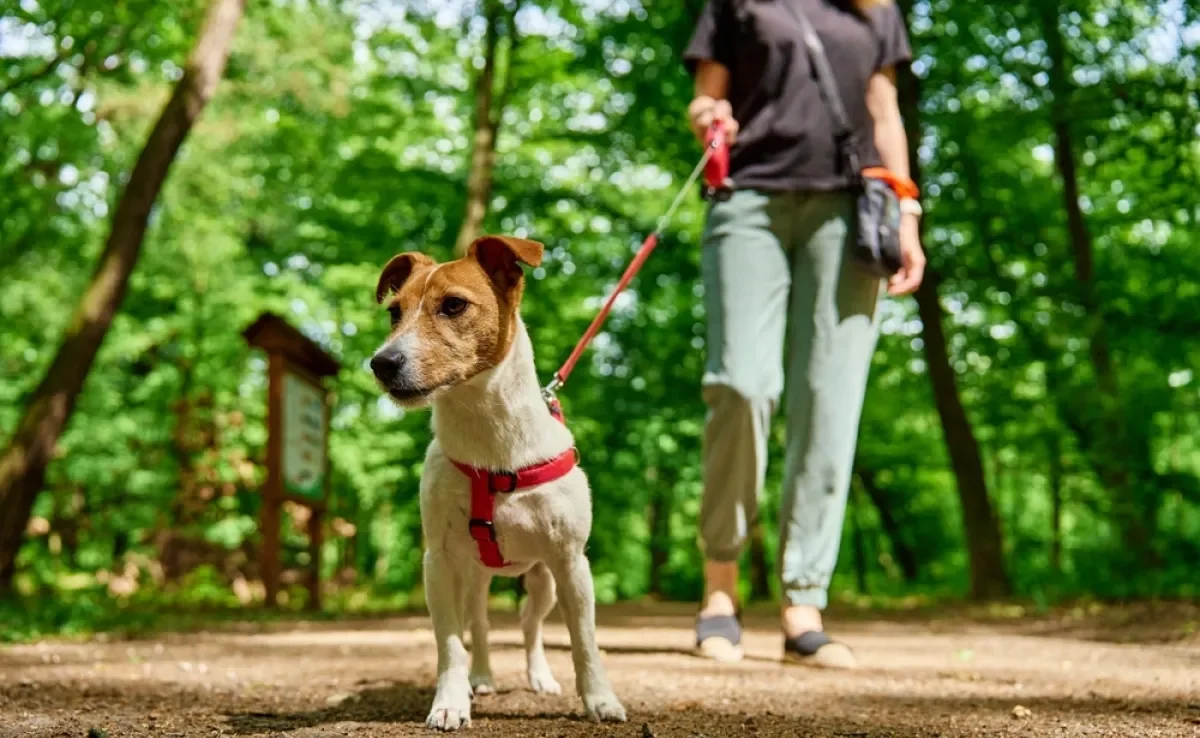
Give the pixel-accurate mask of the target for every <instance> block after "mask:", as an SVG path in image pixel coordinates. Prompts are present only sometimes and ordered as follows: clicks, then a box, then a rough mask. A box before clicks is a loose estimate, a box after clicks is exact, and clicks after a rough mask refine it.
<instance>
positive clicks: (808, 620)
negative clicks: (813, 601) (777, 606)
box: [779, 605, 825, 638]
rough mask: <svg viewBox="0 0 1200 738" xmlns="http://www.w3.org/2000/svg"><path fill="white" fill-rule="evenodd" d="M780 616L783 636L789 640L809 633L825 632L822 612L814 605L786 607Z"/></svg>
mask: <svg viewBox="0 0 1200 738" xmlns="http://www.w3.org/2000/svg"><path fill="white" fill-rule="evenodd" d="M779 616H780V617H779V619H780V625H781V626H782V627H783V634H784V636H785V637H787V638H795V637H796V636H798V635H800V634H801V633H806V632H808V631H814V630H815V631H824V630H825V624H824V622H823V621H822V619H821V611H820V610H819V609H818V608H816V607H813V606H812V605H784V607H783V609H782V610H781V611H780V614H779Z"/></svg>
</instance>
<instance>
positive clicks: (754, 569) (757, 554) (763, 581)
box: [750, 520, 771, 602]
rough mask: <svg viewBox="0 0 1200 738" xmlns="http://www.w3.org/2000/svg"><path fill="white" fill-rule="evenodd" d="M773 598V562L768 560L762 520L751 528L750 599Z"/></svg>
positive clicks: (752, 600) (755, 600)
mask: <svg viewBox="0 0 1200 738" xmlns="http://www.w3.org/2000/svg"><path fill="white" fill-rule="evenodd" d="M769 599H771V564H770V563H769V562H768V561H767V541H766V531H765V530H764V529H763V524H762V521H761V520H756V521H755V522H754V526H753V527H751V528H750V601H751V602H762V601H764V600H769Z"/></svg>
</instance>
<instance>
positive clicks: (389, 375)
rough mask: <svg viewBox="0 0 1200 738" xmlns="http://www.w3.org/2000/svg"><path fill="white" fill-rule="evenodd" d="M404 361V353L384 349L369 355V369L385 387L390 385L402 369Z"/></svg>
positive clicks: (394, 381)
mask: <svg viewBox="0 0 1200 738" xmlns="http://www.w3.org/2000/svg"><path fill="white" fill-rule="evenodd" d="M404 363H405V358H404V355H403V354H401V353H400V352H399V351H394V350H387V349H385V350H383V351H380V352H379V353H377V354H375V355H374V356H372V357H371V371H372V372H374V374H375V378H376V379H378V380H379V381H380V382H381V383H383V385H384V386H385V387H391V386H393V385H394V384H395V383H396V378H397V377H399V376H400V372H401V370H403V369H404Z"/></svg>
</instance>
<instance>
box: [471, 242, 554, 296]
mask: <svg viewBox="0 0 1200 738" xmlns="http://www.w3.org/2000/svg"><path fill="white" fill-rule="evenodd" d="M544 251H545V247H544V246H542V244H540V243H538V242H537V241H530V240H529V239H527V238H516V237H514V236H480V237H479V238H477V239H475V240H474V241H473V242H471V245H470V247H469V248H468V249H467V258H468V259H474V260H475V261H477V262H478V263H479V266H481V267H483V271H484V272H486V273H487V275H488V276H489V277H491V279H492V281H493V282H495V283H496V285H497V286H498V287H501V288H503V289H508V288H511V287H513V286H514V285H516V284H517V283H518V282H520V280H521V276H522V274H523V273H522V271H521V264H528V265H529V266H534V267H535V266H540V265H541V263H542V253H543V252H544Z"/></svg>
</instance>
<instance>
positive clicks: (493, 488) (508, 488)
mask: <svg viewBox="0 0 1200 738" xmlns="http://www.w3.org/2000/svg"><path fill="white" fill-rule="evenodd" d="M451 463H453V464H454V466H456V467H458V470H459V471H461V472H462V473H463V474H466V475H467V478H468V479H470V480H471V519H470V521H469V522H468V523H467V528H468V530H469V531H470V533H471V538H473V539H475V544H476V545H477V546H479V559H480V561H482V562H483V564H484V566H490V567H492V568H495V569H498V568H500V567H504V566H508V564H509V562H507V561H505V560H504V556H503V554H501V553H500V544H499V543H497V542H496V524H495V520H494V518H495V512H496V495H497V494H508V493H510V492H516V491H517V490H519V489H526V488H528V487H536V486H538V485H539V484H546V483H548V482H553V481H555V480H558V479H562V478H563V477H565V476H566V475H567V474H569V473H570V472H571V470H572V469H574V468H575V466H576V465H577V464H578V463H579V457H578V454H577V452H576V451H575V448H574V447H571V448H569V449H567V450H566V451H564V452H562V453H561V454H559V455H558V456H555V457H554V458H553V459H550V460H549V461H545V462H542V463H540V464H534V465H533V466H527V467H525V468H523V469H518V470H516V471H509V472H494V471H490V470H488V469H480V468H479V467H476V466H471V465H469V464H463V463H460V462H458V461H454V460H451Z"/></svg>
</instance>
